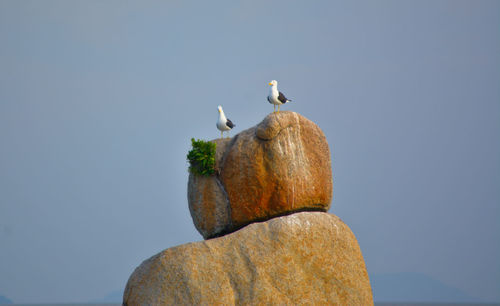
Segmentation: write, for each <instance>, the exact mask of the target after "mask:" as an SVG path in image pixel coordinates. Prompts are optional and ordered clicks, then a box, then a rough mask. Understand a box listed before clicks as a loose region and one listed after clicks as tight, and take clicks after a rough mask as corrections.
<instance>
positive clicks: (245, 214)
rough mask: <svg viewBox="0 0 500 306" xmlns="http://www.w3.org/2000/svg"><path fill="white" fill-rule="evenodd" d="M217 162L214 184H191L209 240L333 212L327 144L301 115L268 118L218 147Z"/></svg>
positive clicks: (194, 208)
mask: <svg viewBox="0 0 500 306" xmlns="http://www.w3.org/2000/svg"><path fill="white" fill-rule="evenodd" d="M217 156H218V157H217V158H220V159H219V161H218V164H217V165H218V166H217V167H218V168H217V175H216V176H214V177H212V178H211V179H209V180H210V181H211V182H209V183H207V182H204V181H203V180H195V179H192V178H190V180H189V183H188V185H189V186H188V190H189V196H188V198H189V207H190V211H191V215H192V217H193V221H194V223H195V226H196V228H197V229H198V230H199V231H200V233H201V234H202V236H203V237H204V238H205V239H207V238H211V237H215V236H219V235H221V234H225V233H227V232H232V231H235V230H237V229H239V228H241V227H242V226H245V225H247V224H249V223H252V222H256V221H264V220H269V219H270V218H273V217H276V216H282V215H286V214H290V213H292V212H298V211H306V210H316V211H327V210H328V209H329V207H330V202H331V199H332V188H333V180H332V168H331V161H330V150H329V147H328V142H327V141H326V138H325V136H324V134H323V132H322V131H321V129H320V128H319V127H318V126H317V125H316V124H314V123H313V122H312V121H310V120H308V119H306V118H304V117H303V116H301V115H299V114H297V113H294V112H288V111H285V112H280V113H279V114H277V113H273V114H269V115H268V116H267V117H266V118H265V119H264V120H263V121H262V122H261V123H259V124H258V125H257V126H255V127H252V128H250V129H247V130H245V131H242V132H241V133H239V134H237V135H236V136H235V137H233V139H232V140H231V141H230V142H228V141H225V142H224V143H223V144H221V146H220V148H219V144H218V146H217ZM200 182H201V183H200ZM224 197H225V199H224ZM200 207H201V208H200ZM214 212H220V213H214ZM226 214H229V218H226V217H225V216H226ZM221 215H224V217H223V218H222V217H220V216H221ZM200 223H201V224H200ZM200 229H201V230H200Z"/></svg>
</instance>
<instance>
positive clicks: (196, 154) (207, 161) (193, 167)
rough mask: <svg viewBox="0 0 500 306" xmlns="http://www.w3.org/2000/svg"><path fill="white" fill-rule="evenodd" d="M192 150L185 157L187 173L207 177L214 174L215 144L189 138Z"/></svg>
mask: <svg viewBox="0 0 500 306" xmlns="http://www.w3.org/2000/svg"><path fill="white" fill-rule="evenodd" d="M191 145H192V147H193V148H192V149H191V151H189V153H188V155H187V160H188V161H189V165H190V166H189V172H191V173H194V174H199V175H205V176H209V175H212V174H214V172H215V148H216V144H215V143H214V142H210V141H204V140H200V139H198V140H194V138H191Z"/></svg>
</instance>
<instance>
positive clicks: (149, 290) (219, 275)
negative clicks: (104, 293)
mask: <svg viewBox="0 0 500 306" xmlns="http://www.w3.org/2000/svg"><path fill="white" fill-rule="evenodd" d="M123 302H124V305H128V306H132V305H260V304H267V305H278V304H279V305H285V304H286V305H303V304H306V305H373V299H372V292H371V287H370V282H369V279H368V274H367V272H366V268H365V263H364V260H363V256H362V254H361V251H360V249H359V246H358V243H357V241H356V238H355V237H354V235H353V233H352V232H351V230H350V229H349V227H348V226H347V225H345V224H344V223H343V222H342V221H341V220H340V219H339V218H338V217H336V216H335V215H332V214H328V213H322V212H302V213H295V214H291V215H289V216H285V217H278V218H274V219H271V220H269V221H266V222H261V223H253V224H250V225H248V226H246V227H244V228H243V229H241V230H239V231H237V232H234V233H232V234H229V235H226V236H223V237H220V238H215V239H210V240H206V241H201V242H195V243H189V244H184V245H180V246H177V247H174V248H170V249H167V250H165V251H163V252H160V253H159V254H157V255H155V256H153V257H151V258H150V259H148V260H146V261H144V262H143V263H142V264H141V265H140V266H139V267H138V268H137V269H136V270H135V271H134V273H133V274H132V275H131V277H130V279H129V281H128V283H127V286H126V288H125V292H124V300H123Z"/></svg>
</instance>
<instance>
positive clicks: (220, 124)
mask: <svg viewBox="0 0 500 306" xmlns="http://www.w3.org/2000/svg"><path fill="white" fill-rule="evenodd" d="M218 109H219V120H217V128H218V129H219V131H220V138H221V139H222V138H223V137H224V136H223V133H224V131H228V132H227V134H228V135H227V137H229V130H230V129H232V128H233V127H235V125H234V124H233V123H232V122H231V120H229V119H227V118H226V115H224V111H223V110H222V106H220V105H219V107H218Z"/></svg>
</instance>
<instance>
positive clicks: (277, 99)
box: [267, 80, 292, 113]
mask: <svg viewBox="0 0 500 306" xmlns="http://www.w3.org/2000/svg"><path fill="white" fill-rule="evenodd" d="M269 85H271V89H270V90H269V96H267V101H269V103H271V104H273V105H274V111H273V113H274V112H276V105H278V113H279V112H280V105H281V104H285V103H287V102H290V101H292V100H288V99H287V98H286V97H285V95H284V94H283V93H282V92H280V91H278V82H277V81H276V80H272V81H271V82H269Z"/></svg>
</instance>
